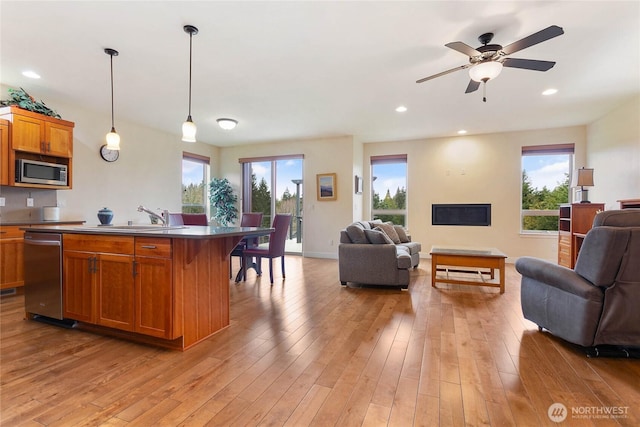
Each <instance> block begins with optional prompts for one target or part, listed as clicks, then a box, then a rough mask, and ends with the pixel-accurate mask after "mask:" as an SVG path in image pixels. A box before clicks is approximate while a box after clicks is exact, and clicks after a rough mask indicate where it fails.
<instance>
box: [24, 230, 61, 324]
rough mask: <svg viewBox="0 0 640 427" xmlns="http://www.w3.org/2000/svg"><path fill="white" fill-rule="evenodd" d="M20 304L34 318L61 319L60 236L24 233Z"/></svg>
mask: <svg viewBox="0 0 640 427" xmlns="http://www.w3.org/2000/svg"><path fill="white" fill-rule="evenodd" d="M24 305H25V311H26V312H27V313H31V314H33V315H36V316H34V318H36V319H37V318H38V317H39V316H46V317H47V318H51V319H58V320H62V319H63V316H62V234H59V233H39V232H35V231H27V232H26V233H25V234H24ZM43 320H44V319H43Z"/></svg>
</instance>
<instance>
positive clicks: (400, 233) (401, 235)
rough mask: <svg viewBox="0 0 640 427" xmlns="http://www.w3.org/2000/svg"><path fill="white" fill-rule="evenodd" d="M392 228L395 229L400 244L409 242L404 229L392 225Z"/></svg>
mask: <svg viewBox="0 0 640 427" xmlns="http://www.w3.org/2000/svg"><path fill="white" fill-rule="evenodd" d="M393 228H395V230H396V233H398V238H399V239H400V243H407V242H410V241H411V239H409V236H407V231H406V230H405V229H404V227H403V226H401V225H394V226H393Z"/></svg>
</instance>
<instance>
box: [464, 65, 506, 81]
mask: <svg viewBox="0 0 640 427" xmlns="http://www.w3.org/2000/svg"><path fill="white" fill-rule="evenodd" d="M501 71H502V63H501V62H496V61H488V62H482V63H480V64H478V65H474V66H473V67H471V68H469V77H471V80H473V81H476V82H484V81H487V80H491V79H495V78H496V77H498V75H500V72H501Z"/></svg>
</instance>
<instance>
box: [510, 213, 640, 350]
mask: <svg viewBox="0 0 640 427" xmlns="http://www.w3.org/2000/svg"><path fill="white" fill-rule="evenodd" d="M515 267H516V270H517V271H518V272H519V273H520V274H522V282H521V283H522V286H521V304H522V312H523V314H524V317H525V318H526V319H529V320H531V321H532V322H535V323H536V324H537V325H538V327H539V328H541V329H542V328H544V329H547V330H548V331H549V332H551V333H552V334H554V335H556V336H558V337H560V338H562V339H564V340H566V341H569V342H571V343H574V344H578V345H580V346H584V347H595V346H599V345H614V346H625V347H640V209H625V210H613V211H604V212H600V213H599V214H597V215H596V217H595V218H594V221H593V228H592V229H591V230H590V231H589V232H588V233H587V235H586V237H585V239H584V242H583V244H582V247H581V249H580V253H579V255H578V260H577V262H576V266H575V270H571V269H569V268H566V267H562V266H559V265H557V264H553V263H551V262H548V261H544V260H540V259H537V258H531V257H522V258H520V259H518V260H517V261H516V265H515Z"/></svg>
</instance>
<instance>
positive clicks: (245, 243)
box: [229, 212, 262, 282]
mask: <svg viewBox="0 0 640 427" xmlns="http://www.w3.org/2000/svg"><path fill="white" fill-rule="evenodd" d="M261 224H262V212H244V213H243V214H242V218H241V219H240V227H260V225H261ZM253 246H258V238H257V237H249V238H244V239H242V240H241V241H240V243H238V244H237V245H236V247H235V248H233V250H232V251H231V256H230V257H229V279H231V278H232V277H233V272H232V268H231V261H232V260H233V257H234V256H236V257H238V258H240V271H238V275H237V276H236V282H239V281H240V280H241V279H244V275H245V273H246V269H245V268H244V264H243V263H244V250H245V249H246V248H248V247H253Z"/></svg>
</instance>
